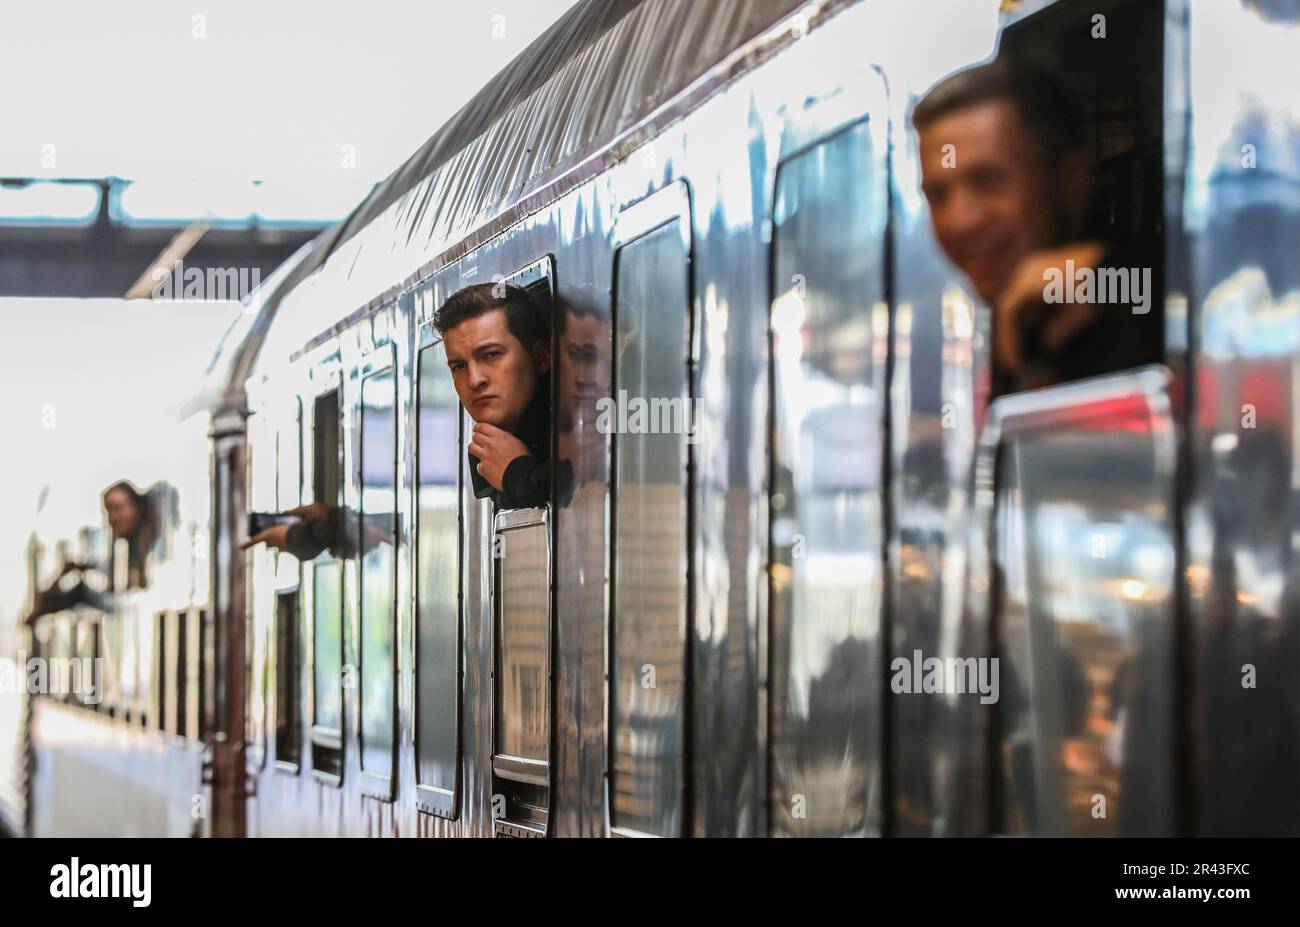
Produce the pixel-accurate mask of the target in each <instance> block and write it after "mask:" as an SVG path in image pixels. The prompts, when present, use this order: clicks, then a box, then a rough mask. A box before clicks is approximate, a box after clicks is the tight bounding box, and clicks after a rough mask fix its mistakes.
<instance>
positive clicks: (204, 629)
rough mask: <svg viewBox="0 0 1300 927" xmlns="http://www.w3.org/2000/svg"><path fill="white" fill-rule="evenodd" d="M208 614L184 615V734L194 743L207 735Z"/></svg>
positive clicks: (188, 613)
mask: <svg viewBox="0 0 1300 927" xmlns="http://www.w3.org/2000/svg"><path fill="white" fill-rule="evenodd" d="M208 614H209V613H208V612H205V611H203V610H201V609H197V608H194V609H190V610H189V611H188V612H186V613H185V642H186V646H185V730H184V732H183V733H184V734H185V736H186V737H189V738H190V739H192V740H196V741H199V740H202V739H203V738H204V737H205V736H206V733H207V720H206V718H205V717H204V710H203V697H204V692H206V691H207V688H208V687H207V681H208V679H209V678H210V677H209V676H208V674H209V672H210V669H209V666H210V658H209V655H208V649H209V648H208V643H209V640H210V638H209V631H208V621H209V618H208Z"/></svg>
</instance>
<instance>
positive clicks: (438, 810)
mask: <svg viewBox="0 0 1300 927" xmlns="http://www.w3.org/2000/svg"><path fill="white" fill-rule="evenodd" d="M419 292H420V293H421V294H427V295H422V296H421V297H418V298H427V299H432V298H433V293H434V290H433V288H432V287H431V286H428V285H426V286H424V287H423V288H422V289H421V290H420V291H419ZM442 343H443V338H442V335H441V334H439V332H438V330H437V329H435V328H434V327H433V318H432V314H430V317H429V318H428V319H427V320H426V321H424V322H422V323H420V324H419V329H418V332H417V336H416V343H415V364H414V371H413V373H414V377H413V379H414V394H415V396H414V399H415V401H414V410H415V422H414V441H413V442H412V445H413V446H412V454H411V456H412V460H413V462H414V467H413V473H412V478H411V488H410V492H411V512H412V513H413V521H414V522H415V524H414V526H413V530H412V533H411V537H412V539H413V541H412V543H413V547H414V549H413V550H412V552H411V561H412V572H413V574H414V576H413V578H412V583H411V590H412V595H413V597H414V621H413V622H412V624H413V625H414V629H413V630H414V640H415V658H414V660H413V661H412V664H413V667H414V676H415V679H414V693H415V699H414V702H415V704H414V711H413V712H412V728H413V730H412V736H411V743H412V745H413V747H414V751H415V806H416V808H417V809H418V810H420V811H423V812H427V813H429V814H433V815H436V816H438V817H442V818H447V819H449V820H453V821H454V820H456V819H458V818H459V816H460V794H461V789H462V787H463V778H464V776H463V772H462V768H461V767H462V764H463V760H464V748H465V731H464V723H463V718H462V715H463V713H464V711H463V709H464V700H465V576H464V572H465V569H464V568H465V409H464V407H463V406H461V405H460V402H459V399H457V406H456V578H457V582H456V653H455V664H456V698H455V703H454V706H453V711H454V715H455V722H456V742H455V748H454V754H455V759H454V764H455V768H456V775H455V781H454V784H453V785H452V788H451V789H450V790H447V789H444V788H441V787H439V786H434V785H428V784H426V783H424V782H421V781H420V715H421V713H422V710H423V707H424V706H423V705H422V704H421V701H420V669H421V666H420V659H419V658H420V630H421V624H422V617H421V614H420V590H421V587H422V583H423V577H422V576H421V571H420V568H419V567H420V543H421V538H420V530H419V519H420V486H421V481H420V473H421V469H420V448H421V439H420V426H421V414H420V413H421V411H422V409H423V406H422V404H421V402H422V399H421V392H420V384H421V382H422V379H423V371H424V363H425V351H426V350H427V349H431V348H434V347H436V346H438V345H441V344H442ZM442 374H443V375H444V376H447V377H450V376H451V374H450V371H448V370H447V367H446V364H445V363H444V364H443V365H442Z"/></svg>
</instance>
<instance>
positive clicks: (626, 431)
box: [597, 188, 697, 836]
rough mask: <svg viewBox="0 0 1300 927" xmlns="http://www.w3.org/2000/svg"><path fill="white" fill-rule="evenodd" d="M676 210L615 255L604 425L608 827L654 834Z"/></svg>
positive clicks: (679, 339)
mask: <svg viewBox="0 0 1300 927" xmlns="http://www.w3.org/2000/svg"><path fill="white" fill-rule="evenodd" d="M670 189H671V194H672V195H674V196H675V195H676V194H677V189H676V188H670ZM646 202H647V205H648V204H649V202H650V201H646ZM663 202H664V201H662V200H661V204H662V203H663ZM675 206H676V208H677V209H678V212H677V214H676V215H673V216H668V217H666V219H667V221H665V222H663V223H662V224H659V225H658V226H657V227H655V228H653V229H652V230H651V231H648V232H645V233H644V234H642V235H641V236H640V237H638V238H635V239H633V240H631V241H630V242H629V243H628V244H625V245H624V246H623V247H622V248H620V249H619V250H618V252H617V253H616V255H615V269H614V277H615V291H614V329H615V332H616V333H617V334H616V344H617V345H619V350H618V352H617V355H616V358H615V361H614V379H613V390H614V395H615V396H616V397H618V402H617V403H615V405H614V407H613V408H614V409H615V410H616V413H614V414H616V415H617V419H614V418H613V417H611V419H610V421H609V422H607V423H605V424H606V426H607V427H608V433H609V434H611V435H612V447H613V458H612V460H613V477H614V486H613V497H614V507H613V513H612V518H613V529H612V540H613V549H612V551H611V558H612V566H611V569H612V586H611V596H612V599H611V604H612V607H611V614H610V709H609V711H610V717H609V724H610V826H611V828H613V829H614V830H616V831H627V832H635V833H640V834H653V835H658V836H677V835H680V834H681V833H683V831H684V829H685V827H686V820H685V790H686V778H685V775H684V757H685V754H686V704H685V698H686V661H687V629H688V627H689V621H688V608H689V589H690V586H689V576H690V563H689V559H688V552H689V531H690V519H689V515H688V511H689V510H688V491H689V459H690V443H691V441H692V440H693V438H694V428H695V425H696V424H697V423H696V418H695V414H694V412H695V410H694V408H693V399H692V389H691V335H692V331H691V289H690V221H689V216H690V213H689V205H688V204H686V203H684V202H682V201H681V199H676V200H675ZM634 208H635V207H634ZM626 215H627V214H626V213H625V214H624V216H626ZM620 221H624V219H623V217H620ZM632 221H635V219H632ZM625 227H626V223H625ZM638 413H639V414H640V416H641V420H640V421H638V419H637V418H636V416H637V415H638ZM646 416H649V418H648V419H647V418H646ZM656 416H657V418H656ZM600 424H601V423H600V422H599V421H598V422H597V427H600Z"/></svg>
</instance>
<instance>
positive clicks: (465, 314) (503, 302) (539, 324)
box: [433, 283, 551, 350]
mask: <svg viewBox="0 0 1300 927" xmlns="http://www.w3.org/2000/svg"><path fill="white" fill-rule="evenodd" d="M494 309H503V310H505V314H506V327H507V328H509V329H510V334H512V335H514V336H515V337H516V338H518V339H519V341H520V343H521V344H523V346H524V347H525V348H528V349H530V350H531V349H532V348H533V346H534V345H536V344H537V342H539V341H540V342H541V343H542V344H543V346H545V347H547V348H548V349H549V348H550V346H551V336H550V326H549V325H548V324H547V318H546V313H545V312H543V311H542V309H541V308H540V307H539V306H538V305H537V304H536V303H535V302H533V300H532V298H531V297H530V296H529V295H528V293H527V291H525V290H524V289H523V288H522V287H517V286H511V285H509V284H507V283H476V284H474V285H473V286H467V287H465V288H464V289H462V290H457V291H456V292H455V293H453V294H451V296H449V297H448V298H447V301H446V302H445V303H443V304H442V306H441V307H440V308H439V309H438V311H437V312H435V313H434V314H433V327H434V328H436V329H437V330H438V333H439V334H441V335H445V334H447V332H449V331H451V330H452V329H453V328H455V327H456V326H457V325H460V324H461V323H462V322H465V321H467V320H469V319H476V318H478V317H479V316H481V315H483V314H485V313H488V312H491V311H492V310H494Z"/></svg>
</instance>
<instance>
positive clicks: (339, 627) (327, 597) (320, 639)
mask: <svg viewBox="0 0 1300 927" xmlns="http://www.w3.org/2000/svg"><path fill="white" fill-rule="evenodd" d="M313 569H314V571H315V572H314V580H313V583H312V602H313V603H314V605H313V608H314V611H315V616H314V619H315V621H314V627H315V634H316V644H315V658H316V665H315V691H316V706H315V713H314V715H313V720H314V723H315V724H316V725H317V726H319V727H323V728H329V729H330V730H334V731H342V730H343V595H342V592H343V590H342V586H341V583H342V577H343V573H342V570H341V569H340V565H339V562H338V561H337V560H324V561H319V562H317V563H316V564H315V566H314V568H313Z"/></svg>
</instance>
